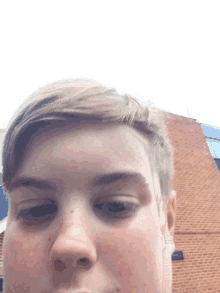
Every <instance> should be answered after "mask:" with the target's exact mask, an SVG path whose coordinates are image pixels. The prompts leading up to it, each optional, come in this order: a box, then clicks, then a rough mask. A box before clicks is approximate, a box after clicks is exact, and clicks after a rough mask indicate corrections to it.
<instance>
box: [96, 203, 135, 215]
mask: <svg viewBox="0 0 220 293" xmlns="http://www.w3.org/2000/svg"><path fill="white" fill-rule="evenodd" d="M138 207H139V205H137V204H134V203H132V202H124V201H120V200H114V201H106V202H103V201H102V200H98V202H97V203H96V204H95V208H96V209H99V210H100V211H101V212H102V213H104V214H106V215H107V216H109V217H111V218H119V219H120V218H121V219H124V218H129V217H132V216H133V215H134V214H135V212H137V209H138Z"/></svg>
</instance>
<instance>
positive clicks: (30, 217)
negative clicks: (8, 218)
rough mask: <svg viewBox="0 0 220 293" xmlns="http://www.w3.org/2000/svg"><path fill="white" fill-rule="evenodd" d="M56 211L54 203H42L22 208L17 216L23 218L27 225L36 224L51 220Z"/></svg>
mask: <svg viewBox="0 0 220 293" xmlns="http://www.w3.org/2000/svg"><path fill="white" fill-rule="evenodd" d="M56 212H57V206H56V205H55V204H44V205H40V206H36V207H33V208H31V209H25V210H23V211H22V212H21V213H20V214H19V217H21V218H22V219H24V221H25V224H27V225H37V224H42V223H45V222H47V221H49V220H51V219H52V218H53V217H54V216H55V214H56Z"/></svg>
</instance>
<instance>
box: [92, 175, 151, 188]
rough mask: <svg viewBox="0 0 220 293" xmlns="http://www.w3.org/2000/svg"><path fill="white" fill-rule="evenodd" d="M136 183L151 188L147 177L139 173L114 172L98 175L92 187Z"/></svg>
mask: <svg viewBox="0 0 220 293" xmlns="http://www.w3.org/2000/svg"><path fill="white" fill-rule="evenodd" d="M131 180H132V181H136V182H138V183H140V184H141V185H145V186H146V187H148V186H149V184H147V182H146V179H145V177H144V176H143V175H142V174H141V173H137V172H114V173H108V174H104V175H98V176H96V177H95V179H94V180H93V182H92V187H102V186H107V185H112V184H116V183H118V182H128V181H131Z"/></svg>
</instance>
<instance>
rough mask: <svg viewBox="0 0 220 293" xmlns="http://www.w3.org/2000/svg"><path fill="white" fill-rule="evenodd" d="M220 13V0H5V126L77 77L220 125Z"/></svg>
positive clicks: (0, 121)
mask: <svg viewBox="0 0 220 293" xmlns="http://www.w3.org/2000/svg"><path fill="white" fill-rule="evenodd" d="M219 16H220V1H219V0H218V1H210V0H207V1H201V0H200V1H193V0H190V1H188V0H184V1H178V0H175V1H164V0H163V1H147V0H145V1H138V0H135V1H134V0H133V1H129V0H126V1H123V0H122V1H120V0H116V1H114V0H111V1H105V0H101V1H95V0H89V1H83V0H77V1H74V0H72V1H65V0H62V1H61V0H60V1H55V0H53V1H49V0H44V1H40V0H38V1H30V0H28V1H22V0H19V1H17V0H15V1H1V4H0V28H1V29H0V34H1V39H0V40H1V46H0V58H1V59H0V78H1V79H0V80H1V107H0V128H1V129H4V128H6V127H7V123H8V122H9V120H10V119H11V117H12V115H13V114H14V112H15V111H16V110H17V108H18V107H19V106H20V105H21V103H22V102H23V101H24V100H25V99H26V98H27V97H28V96H29V95H30V94H31V93H32V92H33V91H35V90H37V89H38V88H39V87H41V86H44V85H46V84H48V83H51V82H54V81H56V80H61V79H67V78H75V77H77V78H78V77H82V78H90V79H95V80H97V81H98V82H101V83H103V84H104V85H107V86H110V87H114V88H116V89H117V90H118V91H119V92H120V93H129V94H131V95H133V96H135V97H137V98H138V99H139V100H141V101H148V100H150V101H151V103H153V105H154V106H155V107H158V108H160V109H163V110H166V111H168V112H172V113H176V114H179V115H183V116H190V117H191V118H195V119H197V120H198V121H199V122H200V123H205V124H208V125H212V126H215V127H219V128H220V17H219ZM187 109H188V110H187Z"/></svg>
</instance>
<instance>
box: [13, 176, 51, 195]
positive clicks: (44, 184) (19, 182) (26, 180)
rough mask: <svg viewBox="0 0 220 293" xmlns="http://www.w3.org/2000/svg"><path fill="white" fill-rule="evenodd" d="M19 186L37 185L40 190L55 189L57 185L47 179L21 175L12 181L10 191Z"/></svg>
mask: <svg viewBox="0 0 220 293" xmlns="http://www.w3.org/2000/svg"><path fill="white" fill-rule="evenodd" d="M19 187H35V188H38V189H40V190H55V189H56V186H55V185H54V184H52V183H51V182H49V181H48V180H45V179H39V178H36V177H28V176H21V177H18V178H16V179H15V180H13V181H12V183H11V185H10V188H9V192H12V191H13V190H14V189H16V188H19Z"/></svg>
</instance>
